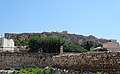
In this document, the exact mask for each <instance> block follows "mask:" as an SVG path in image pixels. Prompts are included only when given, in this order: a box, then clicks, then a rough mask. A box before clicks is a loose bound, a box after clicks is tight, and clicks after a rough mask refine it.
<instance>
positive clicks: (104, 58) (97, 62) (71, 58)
mask: <svg viewBox="0 0 120 74" xmlns="http://www.w3.org/2000/svg"><path fill="white" fill-rule="evenodd" d="M53 63H54V64H53V67H59V68H66V69H74V70H79V71H90V72H96V71H100V72H101V71H103V72H106V73H109V74H119V73H120V52H87V53H73V54H72V53H68V54H67V53H66V54H62V55H57V56H54V57H53Z"/></svg>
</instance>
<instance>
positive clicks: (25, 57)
mask: <svg viewBox="0 0 120 74" xmlns="http://www.w3.org/2000/svg"><path fill="white" fill-rule="evenodd" d="M54 55H55V54H52V53H51V54H47V53H46V54H45V53H0V69H10V68H14V69H21V68H34V67H46V66H51V65H52V57H53V56H54Z"/></svg>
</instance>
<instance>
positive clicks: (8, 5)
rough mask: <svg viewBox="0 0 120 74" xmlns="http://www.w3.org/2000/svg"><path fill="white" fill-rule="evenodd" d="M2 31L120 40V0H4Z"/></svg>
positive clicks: (0, 16)
mask: <svg viewBox="0 0 120 74" xmlns="http://www.w3.org/2000/svg"><path fill="white" fill-rule="evenodd" d="M0 26H1V27H0V34H4V33H6V32H13V33H22V32H43V31H49V32H50V31H63V30H67V31H68V32H69V33H76V34H82V35H95V36H96V37H98V38H108V39H117V40H118V41H119V42H120V32H119V31H120V30H119V28H120V0H0Z"/></svg>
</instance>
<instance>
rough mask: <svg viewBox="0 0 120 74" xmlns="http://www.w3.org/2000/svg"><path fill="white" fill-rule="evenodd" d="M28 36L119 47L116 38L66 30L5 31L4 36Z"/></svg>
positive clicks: (105, 46) (110, 47) (111, 47)
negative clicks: (38, 31) (70, 32)
mask: <svg viewBox="0 0 120 74" xmlns="http://www.w3.org/2000/svg"><path fill="white" fill-rule="evenodd" d="M30 36H39V37H41V36H58V37H62V38H65V39H67V40H69V41H71V42H74V43H78V44H82V43H84V42H87V41H91V42H92V43H93V44H102V45H103V47H104V48H108V49H110V50H114V49H115V50H116V49H118V50H119V49H120V45H119V43H118V42H117V40H114V39H103V38H97V37H95V36H93V35H89V36H83V35H78V34H69V33H68V32H67V31H63V32H42V33H20V34H16V33H5V38H10V39H14V38H17V37H21V38H22V39H24V38H29V37H30Z"/></svg>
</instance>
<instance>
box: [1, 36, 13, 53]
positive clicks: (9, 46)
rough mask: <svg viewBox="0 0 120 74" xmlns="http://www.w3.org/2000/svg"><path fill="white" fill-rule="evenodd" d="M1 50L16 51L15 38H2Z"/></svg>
mask: <svg viewBox="0 0 120 74" xmlns="http://www.w3.org/2000/svg"><path fill="white" fill-rule="evenodd" d="M0 51H2V52H5V51H9V52H14V41H13V39H6V38H0Z"/></svg>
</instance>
